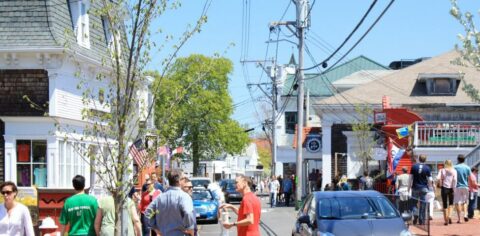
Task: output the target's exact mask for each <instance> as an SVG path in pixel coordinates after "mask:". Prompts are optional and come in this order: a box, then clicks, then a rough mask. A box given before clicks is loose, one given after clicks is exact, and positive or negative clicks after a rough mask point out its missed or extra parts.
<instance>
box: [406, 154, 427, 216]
mask: <svg viewBox="0 0 480 236" xmlns="http://www.w3.org/2000/svg"><path fill="white" fill-rule="evenodd" d="M418 159H419V163H416V164H415V165H413V166H412V169H411V170H410V174H411V175H412V180H411V181H410V185H409V191H410V190H411V191H412V197H413V208H412V211H413V214H414V216H413V224H414V225H415V224H417V222H418V223H419V224H420V225H423V224H425V219H426V218H425V212H426V211H427V210H426V206H427V203H426V195H427V193H428V192H429V186H431V182H432V173H431V170H430V167H428V165H426V164H425V162H426V161H427V156H426V155H423V154H422V155H420V156H419V157H418Z"/></svg>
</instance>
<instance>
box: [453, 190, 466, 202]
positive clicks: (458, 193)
mask: <svg viewBox="0 0 480 236" xmlns="http://www.w3.org/2000/svg"><path fill="white" fill-rule="evenodd" d="M453 203H454V204H464V203H468V188H456V189H455V192H454V194H453Z"/></svg>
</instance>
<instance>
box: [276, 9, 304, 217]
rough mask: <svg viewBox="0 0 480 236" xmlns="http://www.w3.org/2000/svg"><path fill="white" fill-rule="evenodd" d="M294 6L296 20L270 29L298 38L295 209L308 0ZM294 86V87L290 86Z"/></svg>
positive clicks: (300, 178)
mask: <svg viewBox="0 0 480 236" xmlns="http://www.w3.org/2000/svg"><path fill="white" fill-rule="evenodd" d="M293 1H294V2H295V6H296V12H297V14H296V15H297V19H296V21H286V22H272V23H270V27H275V26H279V25H285V26H286V27H287V28H288V29H289V30H290V31H292V32H293V33H294V34H295V36H297V38H298V45H297V46H298V68H297V70H296V73H297V74H296V77H297V87H298V88H297V89H298V91H297V145H296V146H297V149H296V156H297V158H296V165H297V168H296V173H297V185H296V190H295V193H296V195H295V198H296V199H297V204H296V208H297V209H298V208H299V207H300V204H301V201H302V198H303V196H304V194H303V185H304V183H303V168H302V167H303V166H302V165H303V157H302V154H303V153H302V151H303V148H302V146H303V143H302V142H303V138H302V137H303V126H304V122H303V120H304V111H303V103H304V102H303V99H304V87H303V82H304V78H303V51H304V40H303V38H304V34H305V28H308V27H309V24H310V21H309V17H310V16H309V14H310V11H309V7H308V0H293ZM291 26H294V27H295V29H292V28H291ZM292 86H294V85H292Z"/></svg>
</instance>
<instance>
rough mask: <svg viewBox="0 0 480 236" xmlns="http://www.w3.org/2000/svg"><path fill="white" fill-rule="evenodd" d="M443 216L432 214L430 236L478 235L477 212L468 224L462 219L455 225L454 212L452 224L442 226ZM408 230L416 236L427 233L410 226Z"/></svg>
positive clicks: (479, 222) (436, 213)
mask: <svg viewBox="0 0 480 236" xmlns="http://www.w3.org/2000/svg"><path fill="white" fill-rule="evenodd" d="M443 223H444V221H443V215H442V212H441V211H438V210H435V212H434V214H433V220H432V221H430V235H432V236H447V235H448V236H456V235H458V236H460V235H461V236H470V235H471V236H473V235H480V233H479V230H478V226H479V225H480V217H479V212H478V211H475V217H474V219H470V220H469V221H468V222H464V221H463V219H462V221H461V223H460V224H457V215H456V212H455V211H454V212H453V214H452V224H449V225H444V224H443ZM409 230H410V231H411V232H412V233H413V234H415V235H417V236H423V235H427V232H425V231H423V230H420V229H419V228H417V227H415V226H413V225H412V226H410V228H409Z"/></svg>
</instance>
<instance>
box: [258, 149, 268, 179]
mask: <svg viewBox="0 0 480 236" xmlns="http://www.w3.org/2000/svg"><path fill="white" fill-rule="evenodd" d="M257 150H258V156H259V161H260V164H262V166H263V170H264V172H270V169H271V168H270V167H271V165H272V153H271V151H270V149H269V148H268V147H260V146H257ZM267 176H268V175H267Z"/></svg>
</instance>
